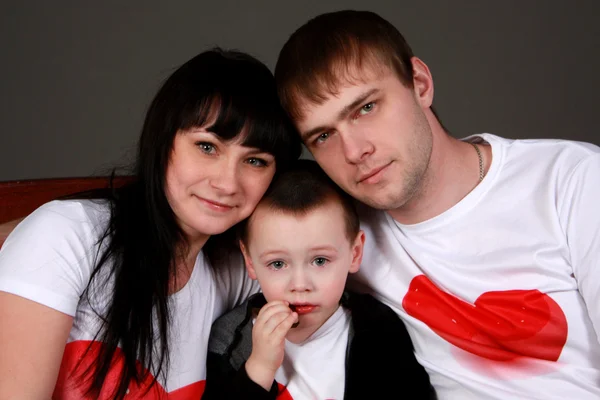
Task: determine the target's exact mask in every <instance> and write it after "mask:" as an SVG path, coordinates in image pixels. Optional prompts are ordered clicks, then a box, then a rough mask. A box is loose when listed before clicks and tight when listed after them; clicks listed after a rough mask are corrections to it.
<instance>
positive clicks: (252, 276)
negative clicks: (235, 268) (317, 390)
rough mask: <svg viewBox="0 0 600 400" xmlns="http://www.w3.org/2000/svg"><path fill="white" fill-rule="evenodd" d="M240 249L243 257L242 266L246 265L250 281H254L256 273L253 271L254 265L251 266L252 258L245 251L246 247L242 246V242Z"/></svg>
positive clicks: (241, 242)
mask: <svg viewBox="0 0 600 400" xmlns="http://www.w3.org/2000/svg"><path fill="white" fill-rule="evenodd" d="M240 249H241V250H242V255H243V256H244V264H246V271H248V276H249V277H250V279H253V280H256V272H255V271H254V265H252V258H250V255H249V254H248V251H247V250H246V246H244V242H243V241H241V240H240Z"/></svg>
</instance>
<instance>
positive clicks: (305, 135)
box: [300, 88, 379, 141]
mask: <svg viewBox="0 0 600 400" xmlns="http://www.w3.org/2000/svg"><path fill="white" fill-rule="evenodd" d="M377 92H379V89H378V88H373V89H370V90H368V91H366V92H365V93H362V94H361V95H360V96H358V97H357V98H356V99H355V100H354V101H353V102H352V103H350V104H348V105H346V106H345V107H344V108H342V110H341V111H340V112H339V113H338V115H337V120H336V121H340V120H342V119H345V118H346V117H347V116H348V114H350V113H351V112H352V111H354V109H355V108H356V107H358V106H360V105H361V104H362V103H363V102H365V101H366V100H367V98H369V97H370V96H372V95H374V94H375V93H377ZM327 129H328V128H327V126H323V125H322V126H317V127H316V128H313V129H311V130H309V131H306V132H303V133H302V134H301V135H300V137H301V139H302V140H303V141H305V140H307V139H308V138H310V137H311V136H314V135H315V134H317V133H319V132H322V131H326V130H327Z"/></svg>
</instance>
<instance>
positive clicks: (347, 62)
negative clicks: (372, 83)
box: [275, 10, 413, 120]
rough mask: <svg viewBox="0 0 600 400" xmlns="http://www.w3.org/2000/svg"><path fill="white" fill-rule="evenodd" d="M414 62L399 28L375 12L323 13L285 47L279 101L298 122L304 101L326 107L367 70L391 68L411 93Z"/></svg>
mask: <svg viewBox="0 0 600 400" xmlns="http://www.w3.org/2000/svg"><path fill="white" fill-rule="evenodd" d="M412 57H413V52H412V49H411V48H410V46H409V45H408V43H407V42H406V40H405V39H404V37H403V36H402V34H401V33H400V32H399V31H398V29H396V28H395V27H394V26H393V25H392V24H391V23H389V22H388V21H386V20H385V19H383V18H381V17H380V16H379V15H377V14H375V13H373V12H370V11H354V10H345V11H336V12H331V13H326V14H321V15H319V16H317V17H315V18H313V19H311V20H309V21H308V22H307V23H306V24H304V25H303V26H301V27H300V28H299V29H298V30H296V32H294V33H293V34H292V35H291V36H290V38H289V39H288V41H287V42H286V43H285V45H284V46H283V48H282V50H281V52H280V54H279V59H278V60H277V65H276V67H275V79H276V81H277V90H278V92H279V98H280V101H281V104H282V105H283V107H284V109H285V110H286V111H287V112H288V114H289V115H290V116H291V117H292V118H293V119H294V120H298V119H299V118H301V117H302V109H301V103H302V101H303V100H308V101H309V102H311V103H314V104H321V103H322V102H323V101H325V100H326V98H327V95H331V94H335V93H336V90H337V89H338V88H339V85H340V83H343V82H344V81H347V82H350V83H352V82H354V80H355V79H360V77H358V76H354V75H353V73H356V72H358V71H361V69H362V68H363V67H367V66H368V67H371V68H375V69H374V70H375V71H376V72H377V71H378V70H381V69H382V67H386V68H389V69H390V70H392V71H394V72H395V73H396V74H397V76H398V78H399V79H400V81H401V82H402V83H403V84H404V85H405V86H407V87H411V88H412V87H413V68H412V62H411V58H412Z"/></svg>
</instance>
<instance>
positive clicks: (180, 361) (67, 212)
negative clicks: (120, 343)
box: [0, 200, 258, 399]
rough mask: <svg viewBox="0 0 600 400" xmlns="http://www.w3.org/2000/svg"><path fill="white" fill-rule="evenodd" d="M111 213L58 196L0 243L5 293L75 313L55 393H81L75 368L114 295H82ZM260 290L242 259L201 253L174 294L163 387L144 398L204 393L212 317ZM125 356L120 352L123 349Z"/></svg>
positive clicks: (112, 378)
mask: <svg viewBox="0 0 600 400" xmlns="http://www.w3.org/2000/svg"><path fill="white" fill-rule="evenodd" d="M108 215H109V214H108V207H107V205H106V203H105V202H104V201H92V200H69V201H53V202H50V203H47V204H45V205H43V206H41V207H40V208H38V209H37V210H36V211H34V212H33V213H32V214H31V215H29V216H28V217H27V218H26V219H25V220H24V221H22V222H21V223H20V224H19V225H18V226H17V227H16V228H15V230H14V231H13V232H12V233H11V234H10V236H9V237H8V238H7V240H6V242H5V243H4V245H3V247H2V249H0V291H4V292H8V293H12V294H15V295H18V296H21V297H24V298H27V299H30V300H33V301H35V302H38V303H40V304H43V305H46V306H48V307H50V308H53V309H55V310H58V311H60V312H62V313H65V314H68V315H70V316H72V317H73V327H72V329H71V332H70V334H69V339H68V341H67V344H66V347H65V353H64V356H63V362H62V364H61V370H60V373H59V378H58V382H57V385H56V391H55V393H54V398H55V399H82V398H83V394H82V393H81V389H80V386H78V385H77V384H76V380H75V379H76V378H74V377H73V374H71V372H72V368H73V367H74V366H75V365H76V364H77V362H79V361H80V357H83V356H84V354H86V353H85V352H86V350H87V349H88V345H89V344H90V342H91V341H93V340H94V338H95V336H96V333H97V331H98V329H99V327H100V319H99V318H98V316H97V314H96V312H95V311H99V312H100V313H102V312H103V311H104V310H105V309H106V306H107V301H109V300H110V291H111V286H112V284H113V282H112V280H110V281H109V285H108V287H107V288H106V290H105V291H103V292H102V293H103V294H102V295H98V296H93V295H92V297H91V300H90V302H88V301H87V300H86V296H83V297H82V294H83V292H84V290H85V288H86V286H87V284H88V282H89V280H90V276H91V273H92V270H93V267H94V266H95V263H96V261H97V256H98V254H99V250H101V249H99V248H98V245H97V242H98V239H99V237H100V235H102V234H103V232H104V230H105V228H106V224H107V221H108ZM257 291H258V286H257V285H256V283H254V282H253V281H251V280H250V279H249V278H248V276H247V273H246V272H245V269H244V268H243V264H242V262H241V259H240V263H239V265H231V266H219V267H215V268H213V267H211V266H210V265H209V264H208V262H207V261H206V260H205V257H204V255H203V254H202V253H200V254H199V255H198V258H197V259H196V263H195V265H194V269H193V272H192V274H191V277H190V279H189V281H188V282H187V284H186V285H185V286H184V287H183V288H182V289H181V290H179V291H178V292H177V293H174V294H173V295H171V296H169V301H170V306H171V312H172V325H171V327H170V331H169V332H170V341H169V344H170V368H169V370H168V373H167V374H166V376H165V375H164V374H161V375H159V376H158V377H157V379H158V385H155V387H154V388H153V390H152V391H151V392H150V393H147V394H146V395H145V397H144V398H148V399H153V398H157V399H158V398H164V395H165V394H167V393H168V394H169V398H170V399H187V398H200V396H201V395H202V393H203V390H204V381H205V379H206V355H207V347H208V338H209V335H210V329H211V325H212V323H213V322H214V320H215V319H216V318H217V317H219V316H220V315H221V314H223V313H224V312H225V311H227V310H228V309H231V308H232V307H234V306H235V305H237V304H239V303H241V302H242V301H244V300H245V299H246V298H247V297H248V296H249V295H250V294H252V293H255V292H257ZM43 332H44V327H40V334H41V335H42V334H44V333H43ZM99 346H100V344H99V343H98V342H96V343H92V347H91V348H90V349H91V351H90V352H88V353H87V355H86V356H85V357H86V359H84V360H83V365H89V364H90V363H92V362H94V358H95V355H96V352H97V350H98V348H99ZM119 357H122V356H121V355H120V353H119V352H117V358H118V359H120V358H119ZM117 364H118V362H117ZM116 378H117V376H116V374H110V373H109V376H108V378H107V381H106V382H105V387H107V386H108V387H114V386H113V385H114V384H115V382H116ZM151 379H152V376H149V380H151ZM149 380H148V381H149ZM136 391H138V392H139V391H140V388H139V387H136V386H135V385H133V384H132V385H131V386H130V392H131V393H130V394H131V395H135V394H136ZM103 393H104V392H103ZM133 397H135V396H133Z"/></svg>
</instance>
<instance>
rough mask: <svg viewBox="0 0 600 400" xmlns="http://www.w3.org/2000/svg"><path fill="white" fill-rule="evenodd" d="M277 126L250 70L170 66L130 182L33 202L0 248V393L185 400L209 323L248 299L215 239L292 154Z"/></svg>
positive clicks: (276, 111) (265, 86) (216, 52)
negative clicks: (35, 205)
mask: <svg viewBox="0 0 600 400" xmlns="http://www.w3.org/2000/svg"><path fill="white" fill-rule="evenodd" d="M291 129H292V128H291V125H289V122H288V120H287V119H286V117H285V116H284V114H283V112H282V110H281V109H280V106H279V102H278V100H277V95H276V90H275V84H274V81H273V77H272V74H271V72H270V71H269V69H268V68H267V67H266V66H265V65H263V64H262V63H260V62H259V61H258V60H256V59H254V58H252V57H250V56H248V55H245V54H242V53H239V52H225V51H222V50H220V49H213V50H211V51H207V52H204V53H202V54H200V55H198V56H196V57H194V58H193V59H191V60H190V61H188V62H187V63H185V64H184V65H183V66H181V67H180V68H179V69H177V70H176V71H175V72H174V73H173V74H172V75H171V76H170V77H169V78H168V79H167V81H166V82H165V83H164V85H163V86H162V88H161V89H160V90H159V92H158V93H157V95H156V97H155V98H154V100H153V102H152V104H151V105H150V108H149V110H148V112H147V115H146V119H145V122H144V126H143V129H142V134H141V137H140V140H139V146H138V155H137V160H136V170H135V179H134V181H133V182H132V183H131V184H129V185H127V186H125V187H122V188H120V189H114V190H110V191H108V192H107V193H102V192H96V193H94V194H92V195H91V196H90V195H87V196H86V197H87V198H86V199H81V198H80V199H70V200H64V201H54V202H50V203H47V204H45V205H43V206H42V207H40V208H39V209H38V210H36V211H35V212H34V213H32V214H31V215H30V216H29V217H28V218H26V219H25V220H24V221H23V222H22V223H21V224H20V225H19V226H17V228H16V229H15V230H14V232H13V233H12V234H11V235H10V236H9V237H8V239H7V240H6V242H5V243H4V246H3V247H2V250H1V251H0V321H2V322H1V323H0V354H2V357H0V398H19V399H29V398H31V399H34V398H35V399H38V398H50V397H51V396H52V397H53V398H55V399H75V398H77V399H80V398H84V397H87V398H107V399H108V398H110V399H112V398H117V399H123V398H124V397H125V395H128V396H127V397H128V398H136V397H138V396H144V397H145V398H162V397H165V395H166V394H167V393H168V394H169V396H170V398H179V397H178V396H181V398H188V397H195V398H199V397H200V395H201V393H202V391H203V380H204V379H205V377H206V376H205V360H206V348H207V341H208V337H209V333H210V326H211V324H212V322H213V321H214V320H215V319H216V318H217V317H218V316H220V315H221V314H222V313H223V312H224V311H226V310H227V309H228V308H231V307H232V306H234V305H236V304H237V303H239V302H240V301H241V300H244V299H245V298H246V297H247V296H248V295H249V294H251V293H252V292H255V291H256V290H257V288H256V287H255V286H253V284H252V283H251V282H250V281H249V280H247V278H246V277H245V273H244V270H243V268H242V267H241V266H242V264H241V263H240V264H239V268H236V267H237V266H238V265H236V264H235V262H234V261H236V260H233V259H230V260H226V259H225V258H227V257H226V256H227V255H232V254H234V253H231V252H232V250H231V248H230V247H228V245H227V244H228V242H227V240H226V239H227V238H226V236H225V235H221V234H222V233H223V232H225V231H226V230H228V229H229V228H231V227H232V226H234V225H235V224H237V223H238V222H240V221H241V220H243V219H244V218H246V217H247V216H248V215H249V214H250V213H251V212H252V210H253V209H254V207H255V206H256V204H257V203H258V201H259V200H260V198H261V197H262V195H263V194H264V192H265V190H266V189H267V187H268V186H269V184H270V182H271V180H272V178H273V176H274V174H275V168H276V167H277V168H285V164H286V162H289V161H291V160H294V159H296V158H298V156H299V154H300V143H299V142H298V140H297V139H296V137H297V135H294V134H293V132H290V130H291ZM235 255H237V252H235ZM232 257H233V255H232ZM217 258H218V260H217ZM216 260H217V262H215V261H216ZM212 266H214V267H212ZM65 343H67V345H66V346H65Z"/></svg>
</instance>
